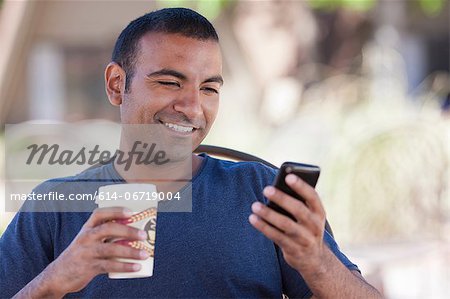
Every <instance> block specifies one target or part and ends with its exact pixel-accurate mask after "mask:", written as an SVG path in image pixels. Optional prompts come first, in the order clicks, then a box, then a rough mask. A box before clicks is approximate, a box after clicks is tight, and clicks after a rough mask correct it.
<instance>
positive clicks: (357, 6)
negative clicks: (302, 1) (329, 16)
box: [309, 0, 376, 11]
mask: <svg viewBox="0 0 450 299" xmlns="http://www.w3.org/2000/svg"><path fill="white" fill-rule="evenodd" d="M375 1H376V0H309V4H310V7H311V8H316V9H323V10H335V9H338V8H340V7H345V8H348V9H352V10H358V11H368V10H370V9H372V8H373V7H374V6H375V3H376V2H375Z"/></svg>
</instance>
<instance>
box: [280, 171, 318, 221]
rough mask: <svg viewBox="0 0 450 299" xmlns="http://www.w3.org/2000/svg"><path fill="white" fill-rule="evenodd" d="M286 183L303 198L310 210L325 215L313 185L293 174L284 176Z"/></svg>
mask: <svg viewBox="0 0 450 299" xmlns="http://www.w3.org/2000/svg"><path fill="white" fill-rule="evenodd" d="M286 184H287V185H288V186H289V187H290V188H291V189H292V190H293V191H295V192H296V193H297V194H299V195H300V196H302V197H303V198H304V199H305V202H306V204H307V206H308V207H309V208H310V209H311V211H313V212H315V213H319V214H321V215H325V209H324V208H323V205H322V202H321V201H320V198H319V195H318V194H317V192H316V190H315V189H314V188H313V187H311V186H310V185H308V183H306V182H305V181H303V180H302V179H301V178H299V177H298V176H296V175H294V174H288V175H287V176H286Z"/></svg>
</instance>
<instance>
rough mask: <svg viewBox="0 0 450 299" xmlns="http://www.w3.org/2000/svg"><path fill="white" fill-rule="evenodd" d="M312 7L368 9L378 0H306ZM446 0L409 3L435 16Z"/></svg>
mask: <svg viewBox="0 0 450 299" xmlns="http://www.w3.org/2000/svg"><path fill="white" fill-rule="evenodd" d="M308 1H309V5H310V7H311V8H313V9H321V10H327V11H332V10H336V9H338V8H347V9H351V10H357V11H369V10H371V9H372V8H374V7H375V5H376V3H377V1H380V0H308ZM446 1H448V0H412V1H410V3H411V4H413V5H416V4H418V6H419V7H420V8H421V9H422V11H423V12H424V13H425V14H427V15H428V16H436V15H438V14H439V13H440V12H441V11H442V10H443V9H444V5H445V2H446Z"/></svg>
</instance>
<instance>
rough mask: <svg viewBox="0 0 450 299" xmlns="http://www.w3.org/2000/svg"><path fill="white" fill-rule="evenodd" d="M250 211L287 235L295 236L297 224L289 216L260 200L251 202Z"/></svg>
mask: <svg viewBox="0 0 450 299" xmlns="http://www.w3.org/2000/svg"><path fill="white" fill-rule="evenodd" d="M252 212H253V213H255V214H256V215H257V216H258V217H259V218H261V219H263V220H264V221H266V222H267V223H269V224H271V225H273V226H275V227H276V228H278V229H279V230H280V231H282V232H284V233H285V234H287V235H289V236H295V235H297V233H298V230H297V228H298V224H297V223H296V222H294V221H292V219H290V218H289V217H287V216H285V215H282V214H280V213H278V212H276V211H274V210H273V209H271V208H269V207H266V206H265V205H263V204H262V203H260V202H254V203H253V204H252Z"/></svg>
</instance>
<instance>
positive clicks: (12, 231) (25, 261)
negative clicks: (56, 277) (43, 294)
mask: <svg viewBox="0 0 450 299" xmlns="http://www.w3.org/2000/svg"><path fill="white" fill-rule="evenodd" d="M48 214H49V213H45V212H19V213H17V214H16V215H15V217H14V219H13V220H12V221H11V223H10V224H9V226H8V228H7V229H6V231H5V232H4V234H3V235H2V237H1V238H0V294H1V296H2V297H7V298H11V297H12V296H14V295H15V294H16V293H17V292H18V291H20V290H21V289H22V288H23V287H24V286H25V285H26V284H28V282H30V281H31V280H32V279H33V278H34V277H36V276H37V275H38V274H39V273H40V272H42V271H43V270H44V269H45V267H47V265H48V264H49V263H50V262H51V261H52V260H53V250H52V248H53V245H52V244H53V242H52V237H51V229H50V228H49V224H48V216H49V215H48Z"/></svg>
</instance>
